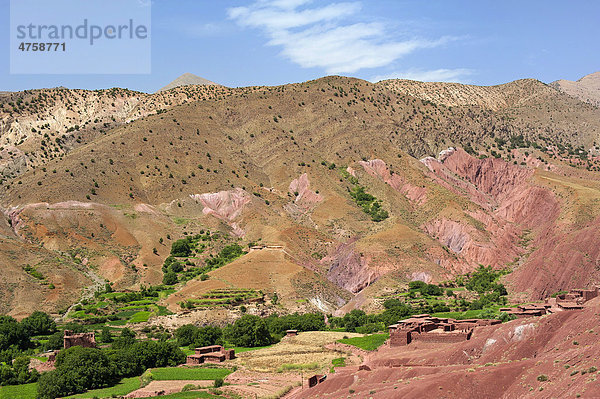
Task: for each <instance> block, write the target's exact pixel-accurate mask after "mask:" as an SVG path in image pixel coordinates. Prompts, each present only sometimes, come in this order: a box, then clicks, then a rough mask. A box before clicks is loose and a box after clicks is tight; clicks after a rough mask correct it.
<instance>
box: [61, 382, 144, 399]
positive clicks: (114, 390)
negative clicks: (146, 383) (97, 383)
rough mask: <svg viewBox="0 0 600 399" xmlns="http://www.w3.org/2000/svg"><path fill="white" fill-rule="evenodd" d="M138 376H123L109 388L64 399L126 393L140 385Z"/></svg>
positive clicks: (101, 396) (106, 396)
mask: <svg viewBox="0 0 600 399" xmlns="http://www.w3.org/2000/svg"><path fill="white" fill-rule="evenodd" d="M140 383H141V381H140V377H130V378H123V379H122V380H121V382H119V383H118V384H117V385H115V386H113V387H109V388H102V389H93V390H90V391H87V392H85V393H80V394H77V395H71V396H67V397H66V398H65V399H71V398H73V399H74V398H82V399H83V398H110V397H117V396H123V395H127V394H128V393H130V392H133V391H135V390H136V389H138V388H139V387H140Z"/></svg>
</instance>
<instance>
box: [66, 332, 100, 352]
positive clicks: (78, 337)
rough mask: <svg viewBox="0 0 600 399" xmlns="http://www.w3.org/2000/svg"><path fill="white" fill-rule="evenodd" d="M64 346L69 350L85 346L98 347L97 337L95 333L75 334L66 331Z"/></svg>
mask: <svg viewBox="0 0 600 399" xmlns="http://www.w3.org/2000/svg"><path fill="white" fill-rule="evenodd" d="M63 341H64V342H63V346H64V348H65V349H69V348H70V347H72V346H83V347H84V348H95V347H96V336H95V334H94V333H93V332H86V333H79V334H73V331H70V330H65V335H64V336H63Z"/></svg>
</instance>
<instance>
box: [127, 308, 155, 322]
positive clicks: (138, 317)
mask: <svg viewBox="0 0 600 399" xmlns="http://www.w3.org/2000/svg"><path fill="white" fill-rule="evenodd" d="M151 314H152V312H148V311H146V310H142V311H140V312H137V313H136V314H134V315H133V316H131V319H129V322H130V323H142V322H144V321H148V319H149V318H150V315H151Z"/></svg>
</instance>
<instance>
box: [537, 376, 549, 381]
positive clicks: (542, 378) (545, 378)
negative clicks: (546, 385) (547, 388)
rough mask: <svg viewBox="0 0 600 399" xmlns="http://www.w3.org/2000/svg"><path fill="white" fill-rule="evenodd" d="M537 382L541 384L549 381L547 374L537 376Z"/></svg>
mask: <svg viewBox="0 0 600 399" xmlns="http://www.w3.org/2000/svg"><path fill="white" fill-rule="evenodd" d="M537 380H538V381H540V382H544V381H548V376H547V375H546V374H540V375H538V376H537Z"/></svg>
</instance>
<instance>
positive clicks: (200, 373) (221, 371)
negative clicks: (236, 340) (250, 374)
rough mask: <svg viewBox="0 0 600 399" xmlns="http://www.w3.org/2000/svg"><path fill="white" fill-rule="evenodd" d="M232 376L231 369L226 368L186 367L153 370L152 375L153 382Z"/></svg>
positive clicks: (213, 378)
mask: <svg viewBox="0 0 600 399" xmlns="http://www.w3.org/2000/svg"><path fill="white" fill-rule="evenodd" d="M229 374H231V370H230V369H226V368H216V367H214V368H213V367H211V368H186V367H163V368H157V369H152V370H151V371H150V375H151V376H152V379H153V380H157V381H169V380H196V381H200V380H216V379H217V378H225V377H227V376H228V375H229Z"/></svg>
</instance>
